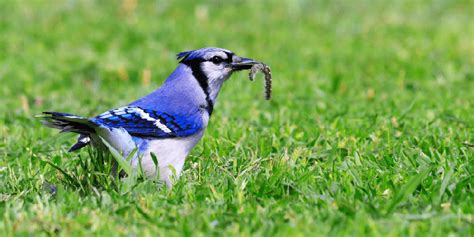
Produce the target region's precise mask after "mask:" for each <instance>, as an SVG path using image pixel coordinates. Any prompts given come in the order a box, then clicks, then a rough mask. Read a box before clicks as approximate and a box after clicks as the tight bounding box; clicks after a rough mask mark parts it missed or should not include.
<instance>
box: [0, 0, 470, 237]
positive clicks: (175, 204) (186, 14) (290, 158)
mask: <svg viewBox="0 0 474 237" xmlns="http://www.w3.org/2000/svg"><path fill="white" fill-rule="evenodd" d="M0 19H1V20H0V83H1V87H0V96H1V97H0V100H1V103H0V233H1V234H0V235H25V236H26V235H32V234H34V235H43V236H48V235H53V236H54V235H62V236H71V235H72V236H89V235H92V234H93V235H129V236H135V235H137V236H156V235H157V234H158V236H169V235H185V236H208V235H218V236H220V235H241V236H250V235H257V236H275V235H276V236H293V235H296V236H328V235H330V236H339V235H340V236H345V235H358V236H400V235H406V236H420V235H426V236H446V235H450V236H472V235H473V232H474V228H473V225H474V210H473V207H474V205H473V204H474V195H473V185H474V181H473V177H472V176H473V172H474V147H473V143H474V137H473V135H474V128H473V125H474V104H473V103H474V56H473V55H474V4H473V3H472V1H469V0H465V1H463V0H460V1H455V0H452V1H450V0H446V1H418V0H417V1H408V0H407V1H368V0H367V1H363V0H361V1H287V2H286V1H285V2H275V1H226V2H223V1H222V2H221V1H209V2H207V3H196V2H195V1H173V2H172V1H139V2H138V1H134V0H124V1H92V0H88V1H59V0H54V1H8V0H2V1H0ZM205 46H218V47H223V48H228V49H231V50H233V51H235V52H236V53H237V54H238V55H241V56H245V57H251V58H255V59H258V60H262V61H264V62H266V63H267V64H268V65H270V66H271V67H272V70H273V77H274V83H273V85H274V88H273V92H274V96H273V99H272V100H271V101H265V100H264V99H263V82H262V81H263V80H262V76H261V75H259V78H257V81H256V82H249V80H248V78H247V74H246V73H239V74H236V75H234V76H233V77H232V78H231V80H229V81H227V82H226V84H225V86H224V88H223V90H222V92H221V93H220V95H219V99H218V103H217V105H216V108H215V112H214V114H213V117H212V118H211V121H210V125H209V128H208V129H207V131H206V133H205V136H204V139H203V140H202V141H201V142H200V143H199V144H198V145H197V147H196V148H195V149H194V150H193V152H192V154H191V156H190V157H189V158H188V160H187V161H186V164H185V170H184V173H183V175H182V177H181V178H180V179H179V181H178V182H177V184H176V185H175V186H174V188H172V189H167V188H165V187H163V186H162V184H160V183H157V182H155V181H154V180H138V181H137V182H135V183H132V184H130V183H124V182H122V181H117V180H114V179H113V178H111V177H110V176H109V175H108V173H107V171H108V169H110V162H109V161H110V157H102V156H100V155H98V154H96V153H94V152H93V151H90V150H89V151H88V150H87V149H83V151H81V152H78V153H67V149H68V148H69V146H70V145H72V144H73V142H74V140H75V137H74V136H73V135H58V134H57V131H54V130H52V129H48V128H45V127H42V126H41V124H40V123H39V121H38V120H37V119H35V117H34V116H35V115H37V114H40V113H41V112H42V111H62V112H69V113H75V114H80V115H84V116H94V115H97V114H98V113H101V112H103V111H106V110H108V109H111V108H115V107H118V106H121V105H125V104H127V103H128V102H131V101H133V100H135V99H137V98H139V97H141V96H143V95H145V94H147V93H149V92H151V91H153V90H154V89H155V88H157V87H158V86H159V85H160V84H161V83H162V82H163V80H164V79H165V78H166V77H167V76H168V75H169V74H170V73H171V72H172V70H173V69H174V68H175V66H176V64H177V62H176V60H175V54H176V53H177V52H179V51H184V50H190V49H195V48H200V47H205ZM55 167H56V168H55Z"/></svg>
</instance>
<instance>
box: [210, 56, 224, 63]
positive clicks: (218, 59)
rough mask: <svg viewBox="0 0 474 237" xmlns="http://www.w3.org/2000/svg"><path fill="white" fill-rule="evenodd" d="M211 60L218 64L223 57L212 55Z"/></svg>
mask: <svg viewBox="0 0 474 237" xmlns="http://www.w3.org/2000/svg"><path fill="white" fill-rule="evenodd" d="M211 61H212V62H213V63H214V64H219V63H221V62H223V61H224V59H222V58H221V57H219V56H214V57H212V58H211Z"/></svg>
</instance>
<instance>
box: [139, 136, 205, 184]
mask: <svg viewBox="0 0 474 237" xmlns="http://www.w3.org/2000/svg"><path fill="white" fill-rule="evenodd" d="M203 133H204V130H203V131H200V132H198V133H196V134H194V135H192V136H189V137H180V138H168V139H158V140H152V141H149V142H148V144H147V148H146V149H145V151H144V152H143V153H142V155H143V156H142V158H141V167H142V170H143V171H144V173H145V175H146V176H148V177H155V176H156V175H157V173H156V166H155V164H154V162H153V160H152V158H151V155H150V153H151V152H153V153H154V154H155V156H156V158H157V159H158V168H159V169H158V170H159V177H160V180H163V181H165V183H166V184H167V185H168V186H171V185H172V183H173V176H174V175H175V176H176V177H175V178H178V177H179V175H180V174H181V171H182V170H183V165H184V161H185V159H186V157H187V156H188V155H189V152H190V151H191V150H192V149H193V147H194V146H195V145H196V144H197V143H198V142H199V140H201V138H202V135H203ZM131 164H132V166H133V167H134V168H138V167H139V166H138V165H139V159H134V160H132V163H131Z"/></svg>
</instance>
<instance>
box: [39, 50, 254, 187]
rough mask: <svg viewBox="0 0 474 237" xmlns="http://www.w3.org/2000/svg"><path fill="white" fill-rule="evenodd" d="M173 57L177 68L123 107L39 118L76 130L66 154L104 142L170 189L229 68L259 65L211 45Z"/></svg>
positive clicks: (206, 120) (231, 70)
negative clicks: (155, 85) (75, 135)
mask: <svg viewBox="0 0 474 237" xmlns="http://www.w3.org/2000/svg"><path fill="white" fill-rule="evenodd" d="M177 60H178V66H177V67H176V69H175V70H174V71H173V72H172V73H171V74H170V75H169V76H168V78H167V79H166V80H165V81H164V82H163V84H162V85H161V86H160V87H159V88H158V89H156V90H155V91H153V92H151V93H150V94H148V95H146V96H144V97H142V98H140V99H138V100H135V101H133V102H131V103H130V104H128V105H125V106H121V107H117V108H115V109H111V110H109V111H106V112H104V113H101V114H99V115H97V116H95V117H83V116H79V115H75V114H69V113H62V112H43V113H42V115H41V116H40V118H41V122H42V123H43V124H44V125H45V126H47V127H51V128H55V129H59V130H60V131H61V132H71V133H76V134H78V138H77V142H76V143H75V144H74V145H73V146H72V147H71V148H70V149H69V152H73V151H77V150H79V149H81V148H84V147H86V146H92V147H93V148H96V149H103V148H105V149H107V147H108V146H110V147H112V148H113V149H115V150H116V151H118V152H120V153H121V154H122V155H123V156H124V157H128V156H129V155H131V156H132V157H131V159H130V161H129V163H130V166H131V167H132V168H133V169H137V168H138V167H139V166H140V167H141V170H142V171H143V173H144V175H145V176H147V177H155V176H158V177H159V179H160V180H161V181H163V182H164V183H165V184H166V185H167V186H170V187H171V186H173V182H174V180H177V179H178V178H179V176H180V174H181V172H182V170H183V166H184V163H185V160H186V157H187V156H188V155H189V153H190V151H191V150H192V149H193V148H194V147H195V146H196V144H197V143H198V142H199V141H200V140H201V138H202V137H203V135H204V132H205V130H206V128H207V127H208V124H209V119H210V117H211V115H212V113H213V111H214V105H215V103H216V100H217V96H218V94H219V92H220V90H221V88H222V85H223V83H224V82H225V81H226V80H227V79H229V78H230V77H231V75H232V74H233V73H234V72H237V71H242V70H248V69H251V68H252V66H253V65H256V64H259V62H258V61H256V60H253V59H250V58H244V57H239V56H237V55H236V54H235V53H233V52H232V51H230V50H227V49H223V48H216V47H206V48H201V49H196V50H190V51H184V52H181V53H178V54H177ZM104 141H105V142H104ZM104 143H107V144H104ZM106 145H108V146H106ZM155 158H156V160H157V161H158V164H157V165H156V164H155V162H156V161H154V159H155ZM157 172H158V173H157ZM174 176H175V177H174Z"/></svg>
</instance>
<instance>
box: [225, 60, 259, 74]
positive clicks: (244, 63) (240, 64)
mask: <svg viewBox="0 0 474 237" xmlns="http://www.w3.org/2000/svg"><path fill="white" fill-rule="evenodd" d="M258 63H259V62H257V61H255V60H253V59H250V58H241V57H236V58H234V60H233V62H232V63H231V64H230V65H231V67H232V70H233V71H240V70H247V69H250V68H251V67H252V66H253V65H255V64H258Z"/></svg>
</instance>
